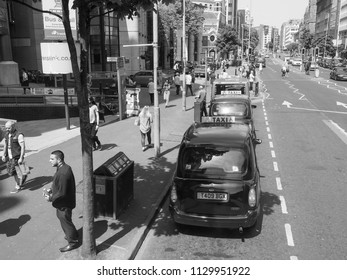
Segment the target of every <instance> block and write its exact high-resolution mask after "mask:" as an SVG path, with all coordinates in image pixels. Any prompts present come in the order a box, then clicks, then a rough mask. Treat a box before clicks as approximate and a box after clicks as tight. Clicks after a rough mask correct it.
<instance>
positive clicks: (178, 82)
mask: <svg viewBox="0 0 347 280" xmlns="http://www.w3.org/2000/svg"><path fill="white" fill-rule="evenodd" d="M174 84H175V86H176V95H179V94H180V90H181V79H180V74H179V73H176V75H175V78H174Z"/></svg>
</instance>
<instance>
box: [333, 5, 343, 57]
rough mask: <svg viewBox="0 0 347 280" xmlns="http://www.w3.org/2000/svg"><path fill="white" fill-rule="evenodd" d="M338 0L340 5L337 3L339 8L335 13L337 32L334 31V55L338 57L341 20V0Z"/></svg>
mask: <svg viewBox="0 0 347 280" xmlns="http://www.w3.org/2000/svg"><path fill="white" fill-rule="evenodd" d="M339 1H340V5H339V9H338V10H337V11H336V12H337V13H339V16H338V20H337V32H336V53H335V56H336V57H338V56H339V37H340V36H339V33H340V20H341V5H342V4H341V3H342V0H339Z"/></svg>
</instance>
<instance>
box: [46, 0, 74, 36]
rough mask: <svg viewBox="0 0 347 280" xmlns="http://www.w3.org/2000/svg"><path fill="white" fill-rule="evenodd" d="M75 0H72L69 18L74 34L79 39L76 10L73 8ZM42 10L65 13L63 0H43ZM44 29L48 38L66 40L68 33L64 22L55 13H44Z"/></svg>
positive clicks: (59, 13)
mask: <svg viewBox="0 0 347 280" xmlns="http://www.w3.org/2000/svg"><path fill="white" fill-rule="evenodd" d="M72 4H73V1H70V10H69V18H70V25H71V31H72V36H73V38H74V39H75V40H76V39H77V31H76V11H75V10H73V9H71V7H72ZM42 10H44V11H50V12H52V13H55V14H58V15H60V16H62V15H63V7H62V1H60V0H45V1H42ZM42 16H43V29H44V38H45V39H46V40H66V34H65V29H64V25H63V22H62V20H61V19H60V18H58V17H57V16H55V15H52V14H48V13H43V14H42Z"/></svg>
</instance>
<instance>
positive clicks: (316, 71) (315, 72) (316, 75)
mask: <svg viewBox="0 0 347 280" xmlns="http://www.w3.org/2000/svg"><path fill="white" fill-rule="evenodd" d="M314 75H315V77H316V78H318V77H319V69H318V67H317V68H316V70H315V71H314Z"/></svg>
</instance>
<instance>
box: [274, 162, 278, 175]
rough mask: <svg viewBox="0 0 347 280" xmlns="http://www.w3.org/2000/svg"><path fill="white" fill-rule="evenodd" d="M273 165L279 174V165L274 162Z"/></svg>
mask: <svg viewBox="0 0 347 280" xmlns="http://www.w3.org/2000/svg"><path fill="white" fill-rule="evenodd" d="M273 164H274V170H275V171H276V172H278V164H277V162H276V161H274V162H273Z"/></svg>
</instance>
